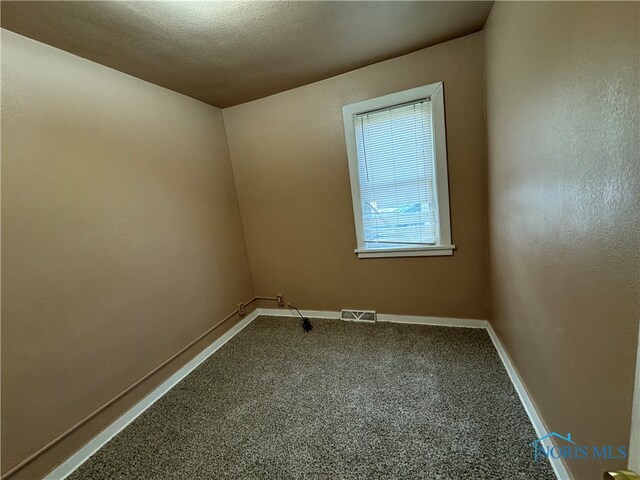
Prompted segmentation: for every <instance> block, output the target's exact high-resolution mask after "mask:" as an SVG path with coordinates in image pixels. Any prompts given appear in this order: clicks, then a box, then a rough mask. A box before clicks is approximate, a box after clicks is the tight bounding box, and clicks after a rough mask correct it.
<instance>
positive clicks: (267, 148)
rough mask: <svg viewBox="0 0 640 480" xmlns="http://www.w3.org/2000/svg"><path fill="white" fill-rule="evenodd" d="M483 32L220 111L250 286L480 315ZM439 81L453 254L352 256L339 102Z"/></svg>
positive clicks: (332, 306)
mask: <svg viewBox="0 0 640 480" xmlns="http://www.w3.org/2000/svg"><path fill="white" fill-rule="evenodd" d="M483 56H484V54H483V43H482V33H476V34H472V35H468V36H466V37H462V38H460V39H457V40H453V41H450V42H446V43H442V44H439V45H437V46H434V47H430V48H427V49H424V50H420V51H418V52H415V53H412V54H409V55H405V56H402V57H398V58H395V59H392V60H388V61H385V62H381V63H378V64H375V65H372V66H370V67H366V68H362V69H359V70H355V71H353V72H350V73H347V74H344V75H340V76H337V77H333V78H330V79H327V80H323V81H321V82H317V83H313V84H311V85H307V86H304V87H300V88H297V89H294V90H289V91H287V92H284V93H280V94H277V95H274V96H271V97H267V98H264V99H261V100H256V101H253V102H250V103H246V104H243V105H239V106H236V107H231V108H228V109H225V110H224V117H225V124H226V128H227V136H228V139H229V148H230V151H231V158H232V163H233V168H234V172H235V178H236V185H237V189H238V196H239V200H240V208H241V212H242V220H243V224H244V230H245V236H246V239H247V247H248V251H249V260H250V264H251V271H252V275H253V281H254V286H255V289H256V292H257V293H260V294H264V293H268V292H273V291H281V292H284V293H285V294H287V296H288V299H289V300H290V301H291V302H292V303H295V304H297V305H298V306H299V307H301V308H306V309H318V310H339V309H341V308H364V309H375V310H378V311H379V312H382V313H395V314H416V315H433V316H442V317H464V318H481V319H482V318H486V317H487V310H488V307H487V304H488V289H487V264H488V261H487V226H486V173H485V151H486V145H485V124H484V83H483ZM438 81H443V82H444V85H445V102H446V120H447V134H448V153H449V181H450V185H451V187H450V189H451V192H450V193H451V195H450V196H451V215H452V231H453V242H454V243H455V244H456V245H457V247H458V250H457V251H456V252H455V254H454V255H453V256H452V257H414V258H386V259H357V258H356V255H355V254H354V253H353V250H354V248H355V247H356V236H355V227H354V220H353V210H352V202H351V189H350V186H349V172H348V165H347V154H346V147H345V141H344V130H343V121H342V106H343V105H346V104H350V103H353V102H357V101H360V100H364V99H369V98H374V97H378V96H381V95H385V94H388V93H393V92H397V91H401V90H405V89H408V88H411V87H417V86H421V85H426V84H429V83H433V82H438Z"/></svg>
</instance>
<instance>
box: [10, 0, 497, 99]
mask: <svg viewBox="0 0 640 480" xmlns="http://www.w3.org/2000/svg"><path fill="white" fill-rule="evenodd" d="M491 5H492V2H248V1H238V2H121V1H103V2H93V1H86V2H85V1H78V2H55V1H54V2H29V1H19V2H7V1H3V2H2V3H1V4H0V8H1V24H2V27H3V28H6V29H8V30H12V31H14V32H16V33H19V34H22V35H25V36H27V37H31V38H34V39H36V40H39V41H41V42H44V43H48V44H50V45H53V46H55V47H58V48H60V49H62V50H66V51H68V52H71V53H73V54H76V55H79V56H81V57H84V58H88V59H90V60H93V61H95V62H98V63H101V64H103V65H107V66H109V67H112V68H115V69H116V70H120V71H123V72H126V73H129V74H131V75H134V76H136V77H139V78H142V79H144V80H147V81H149V82H152V83H155V84H158V85H162V86H163V87H167V88H169V89H171V90H175V91H177V92H181V93H184V94H185V95H189V96H190V97H194V98H197V99H199V100H202V101H204V102H207V103H210V104H212V105H216V106H218V107H228V106H231V105H236V104H238V103H243V102H246V101H249V100H254V99H256V98H260V97H264V96H267V95H271V94H273V93H277V92H281V91H284V90H287V89H290V88H293V87H297V86H300V85H305V84H307V83H311V82H315V81H317V80H321V79H323V78H327V77H330V76H333V75H337V74H339V73H344V72H347V71H349V70H353V69H355V68H359V67H362V66H365V65H369V64H372V63H375V62H378V61H381V60H385V59H388V58H392V57H395V56H398V55H402V54H405V53H409V52H412V51H414V50H418V49H421V48H424V47H427V46H429V45H433V44H435V43H439V42H442V41H445V40H450V39H452V38H455V37H459V36H462V35H466V34H468V33H472V32H475V31H478V30H480V29H482V27H483V26H484V23H485V21H486V19H487V16H488V15H489V11H490V9H491Z"/></svg>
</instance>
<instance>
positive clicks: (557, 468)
mask: <svg viewBox="0 0 640 480" xmlns="http://www.w3.org/2000/svg"><path fill="white" fill-rule="evenodd" d="M300 313H302V315H304V316H306V317H309V318H316V319H336V320H338V319H340V312H328V311H319V310H300ZM295 314H296V312H295V310H290V309H288V308H278V309H275V308H256V309H255V310H254V311H253V312H251V313H250V314H249V315H247V316H246V317H245V318H243V319H242V320H241V321H240V322H238V323H237V324H236V325H235V326H233V327H232V328H231V329H230V330H229V331H228V332H226V333H225V334H224V335H222V336H221V337H220V338H218V339H217V340H215V341H214V342H213V343H212V344H211V345H209V346H208V347H207V348H206V349H204V350H203V351H202V352H201V353H200V354H198V355H197V356H196V357H195V358H194V359H193V360H191V361H190V362H189V363H187V364H186V365H185V366H184V367H182V368H181V369H180V370H178V371H177V372H176V373H174V374H173V375H172V376H171V377H169V378H168V379H167V380H165V381H164V382H163V383H162V384H161V385H160V386H159V387H157V388H156V389H155V390H154V391H153V392H151V393H150V394H149V395H147V396H146V397H145V398H143V399H142V400H141V401H140V402H138V403H137V404H136V405H135V406H134V407H133V408H131V409H130V410H129V411H127V412H126V413H125V414H124V415H122V416H121V417H120V418H118V419H117V420H116V421H115V422H113V423H112V424H111V425H109V426H108V427H107V428H105V429H104V430H103V431H102V432H100V433H99V434H98V435H97V436H95V437H94V438H93V439H92V440H90V441H89V442H88V443H87V444H86V445H84V446H83V447H82V448H81V449H80V450H78V451H77V452H76V453H74V454H73V455H72V456H71V457H69V458H68V459H67V460H66V461H65V462H64V463H62V464H61V465H60V466H58V467H57V468H56V469H55V470H53V471H52V472H51V473H49V474H48V475H47V476H46V477H45V480H63V479H65V478H66V477H67V476H68V475H70V474H71V473H72V472H73V471H75V470H76V469H77V468H78V467H79V466H80V465H82V464H83V463H84V462H85V461H86V460H87V459H89V457H90V456H91V455H93V454H94V453H95V452H97V451H98V450H99V449H100V448H102V447H103V446H104V445H105V444H106V443H107V442H109V440H111V439H112V438H113V437H114V436H116V435H117V434H118V433H120V432H121V431H122V430H123V429H124V428H126V427H127V426H128V425H129V424H130V423H131V422H133V421H134V420H135V419H136V418H137V417H139V416H140V415H141V414H142V413H143V412H144V411H145V410H147V409H148V408H149V407H150V406H151V405H153V404H154V403H155V402H156V401H158V400H159V399H160V398H161V397H162V396H163V395H164V394H165V393H167V392H168V391H169V390H171V389H172V388H173V387H174V386H175V385H176V384H177V383H179V382H180V381H181V380H182V379H183V378H184V377H186V376H187V375H189V373H191V371H192V370H194V369H195V368H197V367H198V366H199V365H200V364H201V363H202V362H204V361H205V360H206V359H207V358H209V357H210V356H211V355H212V354H213V353H215V352H216V351H217V350H218V349H219V348H220V347H222V346H223V345H224V344H225V343H227V342H228V341H229V340H231V339H232V338H233V337H234V336H235V335H236V334H237V333H239V332H240V331H241V330H242V329H244V328H245V327H246V326H247V325H249V324H250V323H251V322H252V321H253V320H255V319H256V318H257V317H259V316H260V315H268V316H278V317H291V316H293V315H295ZM378 321H380V322H394V323H410V324H419V325H436V326H443V327H466V328H485V329H486V330H487V332H488V334H489V336H490V337H491V340H492V341H493V344H494V346H495V348H496V350H497V351H498V355H499V356H500V359H501V360H502V363H503V364H504V367H505V369H506V370H507V373H508V374H509V378H510V379H511V382H512V383H513V386H514V387H515V389H516V392H518V396H519V397H520V401H521V402H522V405H523V406H524V409H525V411H526V412H527V415H528V416H529V419H530V420H531V423H532V424H533V428H534V429H535V431H536V433H537V434H538V437H543V436H545V435H547V434H548V433H549V432H548V429H547V427H546V426H545V424H544V422H543V421H542V418H541V416H540V414H539V412H538V410H537V409H536V407H535V405H534V403H533V401H532V400H531V397H530V396H529V393H528V392H527V389H526V388H525V386H524V384H523V382H522V380H521V379H520V376H519V375H518V373H517V371H516V369H515V368H514V366H513V364H512V362H511V359H510V358H509V355H508V353H507V352H506V350H505V349H504V347H503V346H502V344H501V343H500V339H499V338H498V337H497V335H496V333H495V332H494V331H493V328H491V325H490V324H489V322H487V321H486V320H474V319H464V318H440V317H421V316H412V315H388V314H378ZM551 466H552V467H553V471H554V472H555V474H556V477H557V478H558V479H559V480H572V477H571V475H570V474H569V472H568V470H567V468H566V465H565V464H564V462H563V461H562V460H559V459H552V460H551Z"/></svg>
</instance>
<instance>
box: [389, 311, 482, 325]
mask: <svg viewBox="0 0 640 480" xmlns="http://www.w3.org/2000/svg"><path fill="white" fill-rule="evenodd" d="M378 321H379V322H393V323H413V324H416V325H435V326H438V327H465V328H487V321H486V320H475V319H472V318H448V317H418V316H414V315H387V314H384V313H379V314H378Z"/></svg>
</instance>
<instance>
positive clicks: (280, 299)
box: [276, 294, 284, 307]
mask: <svg viewBox="0 0 640 480" xmlns="http://www.w3.org/2000/svg"><path fill="white" fill-rule="evenodd" d="M276 302H278V306H279V307H284V295H283V294H280V295H276Z"/></svg>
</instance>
